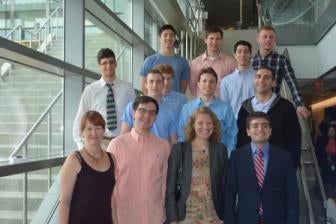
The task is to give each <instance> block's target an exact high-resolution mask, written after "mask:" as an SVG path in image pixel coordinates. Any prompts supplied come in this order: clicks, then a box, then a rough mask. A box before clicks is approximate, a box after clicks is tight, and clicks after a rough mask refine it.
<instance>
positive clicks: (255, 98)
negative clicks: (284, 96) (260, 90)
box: [252, 93, 276, 105]
mask: <svg viewBox="0 0 336 224" xmlns="http://www.w3.org/2000/svg"><path fill="white" fill-rule="evenodd" d="M275 97H276V94H275V93H272V96H271V98H269V100H267V101H266V102H265V103H262V102H260V101H259V100H258V99H257V97H256V96H254V97H253V99H252V100H253V101H254V103H255V104H263V105H266V104H270V103H272V102H273V100H274V99H275Z"/></svg>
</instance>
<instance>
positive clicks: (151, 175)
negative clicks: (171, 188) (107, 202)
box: [107, 129, 170, 224]
mask: <svg viewBox="0 0 336 224" xmlns="http://www.w3.org/2000/svg"><path fill="white" fill-rule="evenodd" d="M107 151H108V152H111V153H112V154H113V155H114V157H115V161H116V164H115V178H116V185H115V188H114V192H113V197H114V200H115V204H116V211H112V212H115V214H116V217H117V219H118V223H121V224H134V223H137V224H161V223H163V222H164V221H165V207H164V205H165V193H166V177H167V166H168V157H169V154H170V146H169V143H168V141H167V140H164V139H162V138H159V137H156V136H154V135H152V134H149V135H148V136H140V135H138V134H137V133H136V131H135V130H134V129H132V130H131V131H130V132H128V133H126V134H123V135H120V136H118V137H116V138H115V139H113V140H112V141H111V143H110V145H109V146H108V148H107Z"/></svg>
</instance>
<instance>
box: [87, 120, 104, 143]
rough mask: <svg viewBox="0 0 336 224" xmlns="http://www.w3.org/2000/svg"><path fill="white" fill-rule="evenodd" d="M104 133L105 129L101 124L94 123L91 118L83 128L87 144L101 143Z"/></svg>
mask: <svg viewBox="0 0 336 224" xmlns="http://www.w3.org/2000/svg"><path fill="white" fill-rule="evenodd" d="M104 133H105V129H104V128H103V127H102V126H101V125H94V124H92V123H91V122H90V121H89V120H86V122H85V127H84V129H83V130H82V137H83V139H84V143H85V145H100V143H101V141H102V139H103V137H104Z"/></svg>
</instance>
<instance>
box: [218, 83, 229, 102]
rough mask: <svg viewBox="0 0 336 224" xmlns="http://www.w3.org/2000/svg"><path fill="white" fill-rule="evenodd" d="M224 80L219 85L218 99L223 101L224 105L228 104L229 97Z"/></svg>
mask: <svg viewBox="0 0 336 224" xmlns="http://www.w3.org/2000/svg"><path fill="white" fill-rule="evenodd" d="M226 80H227V79H226V78H225V77H224V78H223V79H222V81H221V84H220V98H221V100H223V101H224V102H226V103H230V97H229V96H230V95H229V92H228V89H227V84H228V83H227V82H226Z"/></svg>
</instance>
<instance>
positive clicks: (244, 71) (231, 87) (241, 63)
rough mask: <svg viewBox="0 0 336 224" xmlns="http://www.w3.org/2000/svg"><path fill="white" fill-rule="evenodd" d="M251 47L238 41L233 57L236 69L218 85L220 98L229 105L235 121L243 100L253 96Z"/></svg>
mask: <svg viewBox="0 0 336 224" xmlns="http://www.w3.org/2000/svg"><path fill="white" fill-rule="evenodd" d="M251 54H252V46H251V44H250V43H249V42H247V41H245V40H239V41H237V42H236V43H235V45H234V57H235V59H236V61H237V68H236V69H235V70H234V71H233V72H232V73H231V74H229V75H227V76H225V77H224V78H223V79H222V81H221V84H220V98H221V99H222V100H223V101H225V102H227V103H229V104H230V105H231V107H232V109H233V112H234V114H235V117H236V119H237V117H238V112H239V109H240V107H241V104H242V102H243V101H244V100H246V99H248V98H250V97H252V96H254V95H255V91H254V76H255V73H256V72H255V70H253V68H252V66H251V65H250V60H251Z"/></svg>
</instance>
